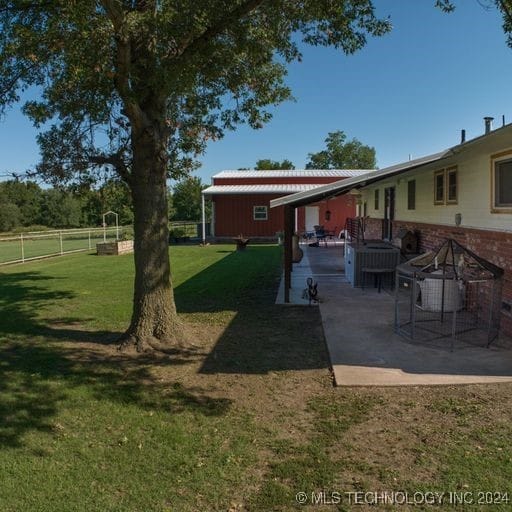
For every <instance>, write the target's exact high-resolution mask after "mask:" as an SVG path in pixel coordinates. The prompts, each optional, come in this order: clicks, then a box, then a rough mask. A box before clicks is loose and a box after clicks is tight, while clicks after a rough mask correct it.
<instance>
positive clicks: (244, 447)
mask: <svg viewBox="0 0 512 512" xmlns="http://www.w3.org/2000/svg"><path fill="white" fill-rule="evenodd" d="M170 252H171V262H172V268H173V281H174V286H175V294H176V302H177V305H178V309H179V311H180V313H181V314H182V316H183V318H184V319H185V320H186V321H187V322H188V323H189V325H190V329H191V332H192V333H194V334H195V337H194V342H193V346H190V347H188V349H183V350H181V351H180V352H178V353H177V354H175V355H173V356H172V357H168V356H163V355H134V354H121V353H118V352H117V351H116V349H115V345H114V344H113V342H114V341H115V339H116V337H117V336H118V335H119V333H121V332H122V330H123V329H124V328H125V327H126V325H127V322H128V320H129V315H130V302H131V288H132V283H131V280H132V277H133V265H132V256H130V255H127V256H120V257H97V256H95V255H92V254H86V253H80V254H75V255H70V256H64V257H59V258H54V259H50V260H44V261H39V262H33V263H29V264H25V265H17V266H10V267H2V268H1V269H0V311H1V315H0V352H1V353H0V449H1V451H2V453H1V454H0V456H1V459H0V460H1V463H0V482H1V487H0V491H1V492H0V511H2V512H4V511H23V512H26V511H38V512H39V511H55V510H62V511H66V512H67V511H88V512H89V511H120V510H122V511H178V512H181V511H184V512H188V511H197V510H204V511H215V510H219V511H227V510H233V511H240V510H251V511H260V512H266V511H271V510H295V509H303V510H366V508H365V507H364V506H357V505H351V504H350V503H349V502H348V497H347V495H345V494H344V493H347V492H355V491H408V492H409V493H411V494H412V493H414V492H415V491H438V492H446V493H448V492H458V493H462V492H466V493H471V497H473V498H474V500H477V499H478V494H477V493H478V492H484V491H489V492H496V493H497V492H502V493H503V492H509V493H512V489H511V482H512V447H511V443H510V439H511V438H512V398H511V396H512V386H510V385H508V384H505V385H490V386H463V387H437V388H371V389H364V388H359V389H346V388H344V389H335V388H333V387H332V384H331V378H330V375H329V371H328V360H327V354H326V351H325V346H324V340H323V333H322V329H321V321H320V317H319V313H318V310H317V308H314V307H312V308H300V307H290V306H275V305H274V304H273V301H274V298H275V292H276V288H277V285H278V278H279V272H280V271H279V265H280V262H281V257H282V256H281V252H280V248H278V247H276V246H249V247H248V249H247V251H245V252H234V251H233V246H231V245H226V246H221V245H219V246H216V245H212V246H209V247H204V248H201V247H193V246H175V247H172V248H171V251H170ZM340 306H341V305H340ZM321 490H325V491H326V492H327V493H330V492H339V493H341V496H342V498H343V499H342V502H341V503H339V504H335V505H330V504H329V503H328V501H329V494H327V495H326V496H325V497H324V499H323V501H324V505H323V506H322V505H312V504H311V492H317V493H318V492H320V491H321ZM301 491H304V492H306V493H307V494H308V503H309V505H306V506H302V505H300V506H299V505H298V504H297V503H296V501H295V495H296V493H298V492H301ZM317 496H318V494H317ZM496 496H498V495H496ZM468 497H469V494H466V499H468ZM509 498H511V499H512V496H510V495H509ZM510 507H511V506H510V504H505V503H501V504H495V505H493V506H489V505H488V506H483V505H476V504H472V505H471V504H468V503H467V502H466V505H465V506H463V507H461V506H460V505H458V506H456V505H450V504H449V503H448V498H445V501H444V504H443V506H442V507H435V508H434V507H428V506H426V505H422V506H413V505H404V506H400V507H399V508H397V507H396V506H395V507H393V506H391V505H381V506H379V507H370V508H371V509H372V510H375V509H381V510H397V509H399V510H431V509H434V510H435V509H439V508H442V509H451V510H503V511H505V510H510Z"/></svg>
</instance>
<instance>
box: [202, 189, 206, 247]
mask: <svg viewBox="0 0 512 512" xmlns="http://www.w3.org/2000/svg"><path fill="white" fill-rule="evenodd" d="M201 221H202V224H203V225H202V230H203V233H202V234H203V245H206V211H205V207H204V194H201Z"/></svg>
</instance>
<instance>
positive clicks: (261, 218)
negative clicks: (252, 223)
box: [252, 204, 268, 221]
mask: <svg viewBox="0 0 512 512" xmlns="http://www.w3.org/2000/svg"><path fill="white" fill-rule="evenodd" d="M257 208H261V209H262V210H261V211H260V212H256V209H257ZM263 208H264V209H265V210H263ZM258 213H259V214H263V213H264V214H265V218H263V217H256V215H257V214H258ZM252 220H258V221H259V220H268V206H266V205H263V204H260V205H254V206H253V207H252Z"/></svg>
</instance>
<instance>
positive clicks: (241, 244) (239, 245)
mask: <svg viewBox="0 0 512 512" xmlns="http://www.w3.org/2000/svg"><path fill="white" fill-rule="evenodd" d="M233 240H234V241H235V243H236V250H237V251H245V248H246V247H247V244H248V243H249V241H250V239H249V238H244V237H243V236H242V235H238V236H237V237H236V238H233Z"/></svg>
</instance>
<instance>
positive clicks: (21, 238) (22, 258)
mask: <svg viewBox="0 0 512 512" xmlns="http://www.w3.org/2000/svg"><path fill="white" fill-rule="evenodd" d="M20 241H21V262H22V263H25V246H24V245H23V233H21V234H20Z"/></svg>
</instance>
